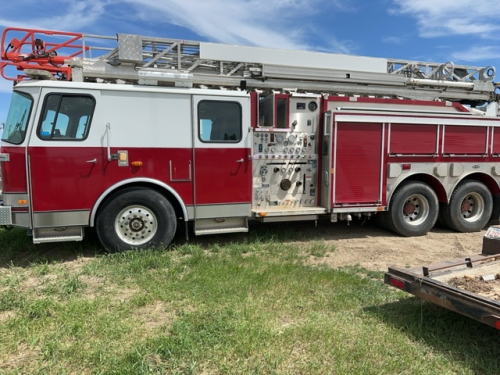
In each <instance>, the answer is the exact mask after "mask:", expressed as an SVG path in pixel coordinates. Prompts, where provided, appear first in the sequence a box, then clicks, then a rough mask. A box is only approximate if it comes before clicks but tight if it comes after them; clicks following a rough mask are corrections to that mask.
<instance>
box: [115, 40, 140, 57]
mask: <svg viewBox="0 0 500 375" xmlns="http://www.w3.org/2000/svg"><path fill="white" fill-rule="evenodd" d="M118 59H119V60H120V61H125V62H135V63H140V62H142V36H140V35H131V34H118Z"/></svg>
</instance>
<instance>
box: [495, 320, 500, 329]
mask: <svg viewBox="0 0 500 375" xmlns="http://www.w3.org/2000/svg"><path fill="white" fill-rule="evenodd" d="M495 328H496V329H500V320H497V321H496V322H495Z"/></svg>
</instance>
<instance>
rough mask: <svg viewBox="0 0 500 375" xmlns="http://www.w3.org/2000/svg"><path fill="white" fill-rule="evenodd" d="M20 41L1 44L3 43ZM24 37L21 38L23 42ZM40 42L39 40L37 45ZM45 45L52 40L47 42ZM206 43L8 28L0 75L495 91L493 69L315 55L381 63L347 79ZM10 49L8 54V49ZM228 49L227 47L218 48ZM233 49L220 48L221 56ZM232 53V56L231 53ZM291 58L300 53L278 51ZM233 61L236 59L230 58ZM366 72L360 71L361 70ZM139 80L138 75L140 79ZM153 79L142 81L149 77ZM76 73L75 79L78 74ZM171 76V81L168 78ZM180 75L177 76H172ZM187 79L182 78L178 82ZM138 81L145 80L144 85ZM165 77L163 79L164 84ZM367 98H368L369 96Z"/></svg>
mask: <svg viewBox="0 0 500 375" xmlns="http://www.w3.org/2000/svg"><path fill="white" fill-rule="evenodd" d="M12 33H14V34H21V37H20V38H19V39H17V38H16V37H14V38H12V39H11V42H10V43H8V44H6V43H5V41H6V38H7V35H10V34H12ZM23 33H24V35H22V34H23ZM42 38H43V39H42ZM45 39H50V40H45ZM204 45H206V46H209V45H210V46H214V44H211V43H204V42H198V41H193V40H181V39H171V38H161V37H142V36H138V35H131V34H118V35H117V36H116V37H113V36H102V35H95V34H80V33H66V32H58V31H47V30H30V29H20V28H7V29H5V30H4V32H3V34H2V46H1V59H2V62H1V63H0V70H1V74H2V76H3V77H4V78H7V79H11V80H16V81H19V80H27V79H31V78H32V77H37V78H40V76H41V75H40V74H39V75H37V74H36V72H35V75H32V74H33V73H30V74H31V76H30V74H26V72H27V71H29V72H33V71H36V70H45V71H48V72H49V73H50V74H52V75H54V76H55V78H56V79H65V80H72V79H73V80H85V81H93V80H96V79H100V80H104V81H108V82H114V81H116V80H125V81H127V82H131V83H139V84H141V83H142V84H165V85H171V84H173V83H174V81H175V79H174V78H172V76H177V77H179V76H181V75H182V76H183V77H184V78H185V77H186V75H185V74H189V79H190V81H191V82H192V84H193V85H204V86H207V87H219V86H221V85H223V86H228V87H233V88H234V87H239V86H240V83H241V81H246V83H247V84H246V87H254V88H262V89H283V88H285V87H288V88H292V87H293V88H297V89H300V90H304V91H312V90H319V89H320V88H321V89H325V90H326V91H327V92H337V93H345V94H360V95H391V93H392V94H393V95H397V96H402V97H408V98H422V97H424V98H425V99H431V100H434V99H447V100H478V101H481V100H482V101H491V100H496V98H497V96H496V94H495V90H496V84H495V83H494V82H493V79H494V76H495V68H494V67H492V66H487V67H477V66H467V65H455V64H453V63H451V62H446V63H434V62H422V61H410V60H404V59H377V58H368V57H362V56H346V55H334V54H319V53H315V52H311V54H316V55H314V56H315V57H318V56H320V57H321V56H326V55H328V56H334V57H335V56H340V57H341V58H342V59H344V60H346V59H347V61H349V60H348V59H353V60H352V61H354V62H357V63H358V66H360V65H359V64H360V63H359V62H360V61H361V62H363V61H365V60H362V59H366V61H368V62H369V63H370V62H373V61H375V62H376V63H377V64H378V66H379V65H380V62H381V61H385V62H386V67H385V68H384V69H386V70H385V71H382V70H380V69H378V68H374V69H373V72H371V71H370V70H369V67H367V68H366V71H364V72H360V71H356V70H353V71H348V70H343V69H335V68H328V69H326V68H311V67H307V66H293V65H290V66H287V65H283V64H282V65H273V61H272V60H271V61H269V62H268V61H265V59H262V58H261V59H260V61H257V62H255V61H238V60H237V59H236V58H232V57H231V58H230V59H231V60H232V61H227V60H228V59H227V58H226V59H218V58H214V57H211V58H204V56H202V47H203V46H204ZM6 46H7V47H6ZM215 46H225V45H215ZM232 47H233V46H225V47H224V48H226V51H227V50H229V51H231V50H230V48H232ZM228 48H229V49H228ZM234 48H239V50H241V49H245V48H247V49H249V50H251V49H252V48H253V49H254V50H256V51H258V52H259V51H263V53H262V56H267V55H266V53H265V52H269V53H271V52H272V53H274V54H275V55H276V54H279V53H281V52H280V50H275V49H263V48H258V47H241V46H234ZM282 52H283V53H286V54H287V55H288V56H289V54H290V53H295V52H297V53H300V54H302V56H303V54H304V53H305V52H303V51H282ZM235 55H236V54H235ZM7 67H15V68H17V70H18V72H19V74H18V75H17V76H15V77H9V76H7V75H6V74H5V72H4V70H5V69H6V68H7ZM363 68H364V67H363ZM139 72H141V73H140V74H139ZM152 72H153V73H155V74H156V73H158V74H156V79H152V80H149V81H148V80H147V79H145V78H144V77H147V75H148V74H151V75H154V74H153V73H152ZM76 73H78V74H76ZM170 73H172V74H173V75H172V74H170ZM176 74H177V75H176ZM183 74H184V75H183ZM141 77H143V79H141ZM165 77H167V78H165ZM370 90H371V91H370Z"/></svg>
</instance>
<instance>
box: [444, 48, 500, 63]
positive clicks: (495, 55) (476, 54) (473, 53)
mask: <svg viewBox="0 0 500 375" xmlns="http://www.w3.org/2000/svg"><path fill="white" fill-rule="evenodd" d="M452 58H453V59H454V60H458V61H468V62H475V61H488V60H493V59H500V47H497V46H482V47H472V48H470V49H468V50H465V51H460V52H455V53H453V54H452Z"/></svg>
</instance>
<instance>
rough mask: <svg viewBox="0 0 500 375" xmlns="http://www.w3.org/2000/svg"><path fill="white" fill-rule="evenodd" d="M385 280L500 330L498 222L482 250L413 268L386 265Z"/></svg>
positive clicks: (499, 238) (485, 238) (491, 229)
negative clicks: (477, 252) (470, 254)
mask: <svg viewBox="0 0 500 375" xmlns="http://www.w3.org/2000/svg"><path fill="white" fill-rule="evenodd" d="M384 282H385V283H386V284H388V285H391V286H393V287H395V288H398V289H400V290H403V291H405V292H408V293H410V294H413V295H415V296H417V297H419V298H422V299H423V300H426V301H429V302H431V303H434V304H436V305H439V306H442V307H444V308H446V309H448V310H451V311H455V312H457V313H459V314H462V315H465V316H467V317H469V318H472V319H475V320H477V321H479V322H481V323H484V324H487V325H489V326H491V327H494V328H496V329H499V330H500V225H498V226H497V225H495V226H491V227H489V228H488V230H487V231H486V233H485V235H484V237H483V249H482V252H481V254H477V255H472V256H469V257H465V258H458V259H453V260H449V261H444V262H440V263H435V264H431V265H427V266H419V267H413V268H400V267H395V266H394V267H389V269H388V272H386V273H385V276H384Z"/></svg>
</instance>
